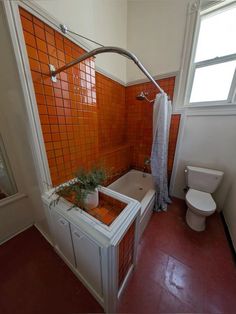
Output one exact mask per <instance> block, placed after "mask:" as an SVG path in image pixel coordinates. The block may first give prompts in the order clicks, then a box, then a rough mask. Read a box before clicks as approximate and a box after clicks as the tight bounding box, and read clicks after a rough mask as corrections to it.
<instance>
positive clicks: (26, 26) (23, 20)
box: [21, 16, 34, 34]
mask: <svg viewBox="0 0 236 314" xmlns="http://www.w3.org/2000/svg"><path fill="white" fill-rule="evenodd" d="M21 23H22V26H23V30H24V31H26V32H29V33H31V34H34V27H33V23H32V22H31V21H30V20H28V19H27V18H25V17H24V16H22V17H21Z"/></svg>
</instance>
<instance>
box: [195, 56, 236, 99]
mask: <svg viewBox="0 0 236 314" xmlns="http://www.w3.org/2000/svg"><path fill="white" fill-rule="evenodd" d="M235 67H236V61H229V62H224V63H219V64H214V65H209V66H206V67H203V68H197V69H196V71H195V76H194V81H193V87H192V92H191V97H190V102H203V101H218V100H226V99H227V98H228V94H229V90H230V86H231V82H232V79H233V75H234V71H235Z"/></svg>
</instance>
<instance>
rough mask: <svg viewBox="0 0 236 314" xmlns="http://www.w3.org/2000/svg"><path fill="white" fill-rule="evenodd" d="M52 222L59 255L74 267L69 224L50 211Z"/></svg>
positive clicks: (53, 211)
mask: <svg viewBox="0 0 236 314" xmlns="http://www.w3.org/2000/svg"><path fill="white" fill-rule="evenodd" d="M52 221H53V228H54V234H55V242H56V246H57V247H58V249H59V250H60V251H61V253H62V254H63V255H64V256H65V257H66V258H67V259H68V261H69V262H70V263H71V264H72V265H73V266H75V259H74V252H73V246H72V239H71V232H70V224H69V222H68V221H67V220H66V219H64V218H63V217H62V216H61V215H59V214H58V213H57V212H56V211H55V210H52Z"/></svg>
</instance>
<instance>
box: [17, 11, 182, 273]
mask: <svg viewBox="0 0 236 314" xmlns="http://www.w3.org/2000/svg"><path fill="white" fill-rule="evenodd" d="M20 14H21V18H22V23H23V32H24V37H25V42H26V45H27V52H28V56H29V60H30V67H31V74H32V80H33V83H34V87H35V93H36V100H37V105H38V111H39V115H40V121H41V125H42V131H43V134H44V141H45V148H46V151H47V157H48V161H49V168H50V172H51V178H52V182H53V184H54V185H56V184H59V183H62V182H64V181H66V180H68V179H70V178H72V177H74V173H75V171H76V170H77V169H78V168H79V167H84V168H85V169H89V168H91V167H92V166H94V165H98V164H99V165H101V166H103V167H104V168H105V169H106V170H107V171H108V172H109V174H110V177H109V178H108V180H107V182H109V181H112V179H114V178H117V177H119V176H120V175H121V174H123V173H125V172H126V171H127V170H128V169H130V167H131V166H132V167H135V168H141V167H143V162H144V159H145V158H146V157H148V156H150V148H151V141H152V138H151V136H152V127H151V124H152V123H151V121H152V106H151V105H150V104H147V103H145V102H137V101H136V99H135V97H136V94H137V93H138V92H140V91H141V90H147V91H149V92H150V97H151V98H152V97H154V95H155V92H156V91H155V89H154V88H153V87H152V84H150V83H145V84H138V85H134V86H130V87H127V88H125V87H124V86H122V85H121V84H119V83H117V82H115V81H114V80H111V79H110V78H108V77H106V76H104V75H102V74H100V73H95V64H94V59H93V58H91V59H89V60H86V61H84V62H83V63H80V64H78V65H76V66H74V67H73V68H70V69H68V70H66V71H65V72H61V73H60V74H59V75H58V81H57V83H52V81H51V79H50V77H49V69H48V63H51V64H53V65H54V66H56V67H58V66H61V65H64V63H65V62H71V61H72V60H74V59H75V58H77V57H78V56H80V55H81V54H83V53H84V50H83V49H82V48H80V47H79V46H77V45H76V44H75V43H73V42H71V41H70V40H69V39H67V38H65V37H64V36H62V35H61V34H60V33H59V32H57V31H55V30H54V29H52V28H51V27H50V26H48V25H46V24H45V23H44V22H42V21H41V20H39V19H38V18H36V17H34V16H33V15H31V14H30V13H28V12H26V11H25V10H24V9H20ZM32 27H33V29H32ZM33 31H34V32H33ZM33 33H34V35H33ZM38 61H39V62H38ZM95 74H96V75H95ZM174 81H175V80H174V77H172V78H168V79H162V80H160V82H159V83H160V84H161V86H162V87H163V88H164V87H165V90H166V91H167V93H168V94H169V95H170V96H171V97H173V91H174ZM171 125H172V126H171V130H170V146H169V151H170V158H169V162H168V165H169V169H171V168H172V165H173V160H174V151H175V145H176V140H177V135H178V127H179V116H175V117H173V118H172V124H171ZM111 216H112V215H110V216H109V217H107V218H106V219H107V220H109V221H112V219H114V217H113V218H112V217H111ZM122 265H123V264H122ZM126 265H128V264H127V263H126ZM125 270H126V268H125V266H124V265H123V266H122V271H121V274H124V273H125ZM122 276H123V275H122ZM122 276H121V277H122Z"/></svg>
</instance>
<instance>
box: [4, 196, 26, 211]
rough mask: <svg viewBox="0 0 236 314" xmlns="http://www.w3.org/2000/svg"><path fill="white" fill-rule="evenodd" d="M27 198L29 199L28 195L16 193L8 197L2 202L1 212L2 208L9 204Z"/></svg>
mask: <svg viewBox="0 0 236 314" xmlns="http://www.w3.org/2000/svg"><path fill="white" fill-rule="evenodd" d="M26 197H28V196H27V195H26V194H23V193H16V194H14V195H11V196H7V197H6V198H4V199H1V200H0V210H1V207H4V206H6V205H8V204H11V203H14V202H16V201H19V200H21V199H22V198H26Z"/></svg>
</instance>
